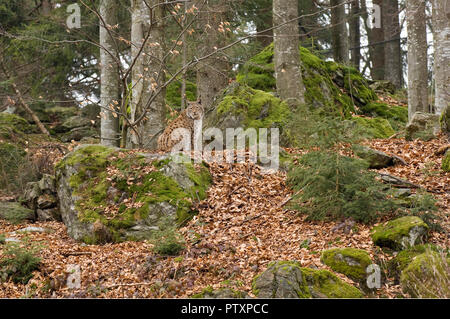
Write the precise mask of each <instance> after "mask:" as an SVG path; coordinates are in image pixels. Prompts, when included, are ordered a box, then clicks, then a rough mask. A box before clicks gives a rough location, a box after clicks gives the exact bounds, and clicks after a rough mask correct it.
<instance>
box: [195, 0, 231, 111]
mask: <svg viewBox="0 0 450 319" xmlns="http://www.w3.org/2000/svg"><path fill="white" fill-rule="evenodd" d="M199 6H200V5H197V7H199ZM201 11H202V12H201V13H200V14H199V15H198V29H199V30H200V34H201V37H200V39H199V45H198V47H197V49H198V52H199V53H198V55H199V56H205V55H207V54H210V53H212V52H214V51H215V50H216V48H220V47H222V46H224V45H225V43H226V41H225V40H226V35H225V32H219V30H218V29H219V26H220V23H221V22H225V21H226V12H227V8H226V6H225V5H224V4H222V3H221V1H219V0H214V1H209V4H208V5H205V6H203V9H202V10H201ZM229 70H230V64H229V62H228V61H227V60H226V57H225V56H222V55H213V56H212V57H210V58H208V59H206V60H203V61H202V62H200V63H199V64H198V65H197V96H198V98H199V99H200V100H201V104H202V106H203V108H204V109H205V111H207V110H209V108H210V107H211V105H212V104H213V102H214V99H215V98H216V96H217V95H218V94H219V93H220V92H221V91H222V90H223V89H224V88H225V87H226V86H227V85H228V72H229Z"/></svg>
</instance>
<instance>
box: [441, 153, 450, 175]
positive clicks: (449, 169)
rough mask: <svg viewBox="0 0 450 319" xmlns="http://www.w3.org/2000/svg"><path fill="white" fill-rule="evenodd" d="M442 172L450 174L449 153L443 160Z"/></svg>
mask: <svg viewBox="0 0 450 319" xmlns="http://www.w3.org/2000/svg"><path fill="white" fill-rule="evenodd" d="M442 170H443V171H444V172H450V152H447V153H446V154H445V155H444V159H443V160H442Z"/></svg>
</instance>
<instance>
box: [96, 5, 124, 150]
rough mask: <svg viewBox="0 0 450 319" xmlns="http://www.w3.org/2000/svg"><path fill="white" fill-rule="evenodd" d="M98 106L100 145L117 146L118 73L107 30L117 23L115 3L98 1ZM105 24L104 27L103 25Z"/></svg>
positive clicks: (111, 39)
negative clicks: (99, 83) (99, 84)
mask: <svg viewBox="0 0 450 319" xmlns="http://www.w3.org/2000/svg"><path fill="white" fill-rule="evenodd" d="M100 16H101V17H102V19H101V20H100V45H101V48H100V79H101V88H100V106H101V112H100V117H101V128H100V130H101V143H102V144H103V145H108V146H118V145H119V139H120V137H119V117H118V115H117V114H116V113H115V112H114V111H118V110H119V86H118V82H119V72H118V67H119V66H118V65H117V63H116V60H115V59H114V56H116V46H115V44H114V39H113V38H112V36H111V34H110V32H108V30H107V28H110V26H113V25H115V24H116V23H117V19H116V2H115V1H114V0H100ZM104 24H106V25H104Z"/></svg>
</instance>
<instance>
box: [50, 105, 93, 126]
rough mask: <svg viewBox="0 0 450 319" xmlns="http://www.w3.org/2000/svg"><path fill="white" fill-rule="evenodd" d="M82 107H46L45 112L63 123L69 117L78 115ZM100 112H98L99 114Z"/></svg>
mask: <svg viewBox="0 0 450 319" xmlns="http://www.w3.org/2000/svg"><path fill="white" fill-rule="evenodd" d="M79 112H80V109H79V108H77V107H75V106H70V107H65V106H53V107H48V108H46V109H45V113H47V114H48V116H49V118H50V120H51V121H52V122H59V123H63V122H64V121H66V120H67V119H69V118H71V117H73V116H76V115H78V113H79ZM98 114H99V113H97V115H98Z"/></svg>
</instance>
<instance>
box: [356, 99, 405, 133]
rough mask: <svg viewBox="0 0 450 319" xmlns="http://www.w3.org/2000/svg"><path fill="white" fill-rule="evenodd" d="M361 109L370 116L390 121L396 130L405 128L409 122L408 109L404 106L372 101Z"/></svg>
mask: <svg viewBox="0 0 450 319" xmlns="http://www.w3.org/2000/svg"><path fill="white" fill-rule="evenodd" d="M360 111H361V112H362V113H363V114H364V115H367V116H370V117H381V118H384V119H386V120H388V121H389V124H391V126H392V128H393V129H394V130H396V131H398V130H401V129H404V128H405V125H406V123H408V109H407V108H406V107H403V106H390V105H388V104H386V103H380V102H371V103H368V104H366V105H363V106H361V108H360Z"/></svg>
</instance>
